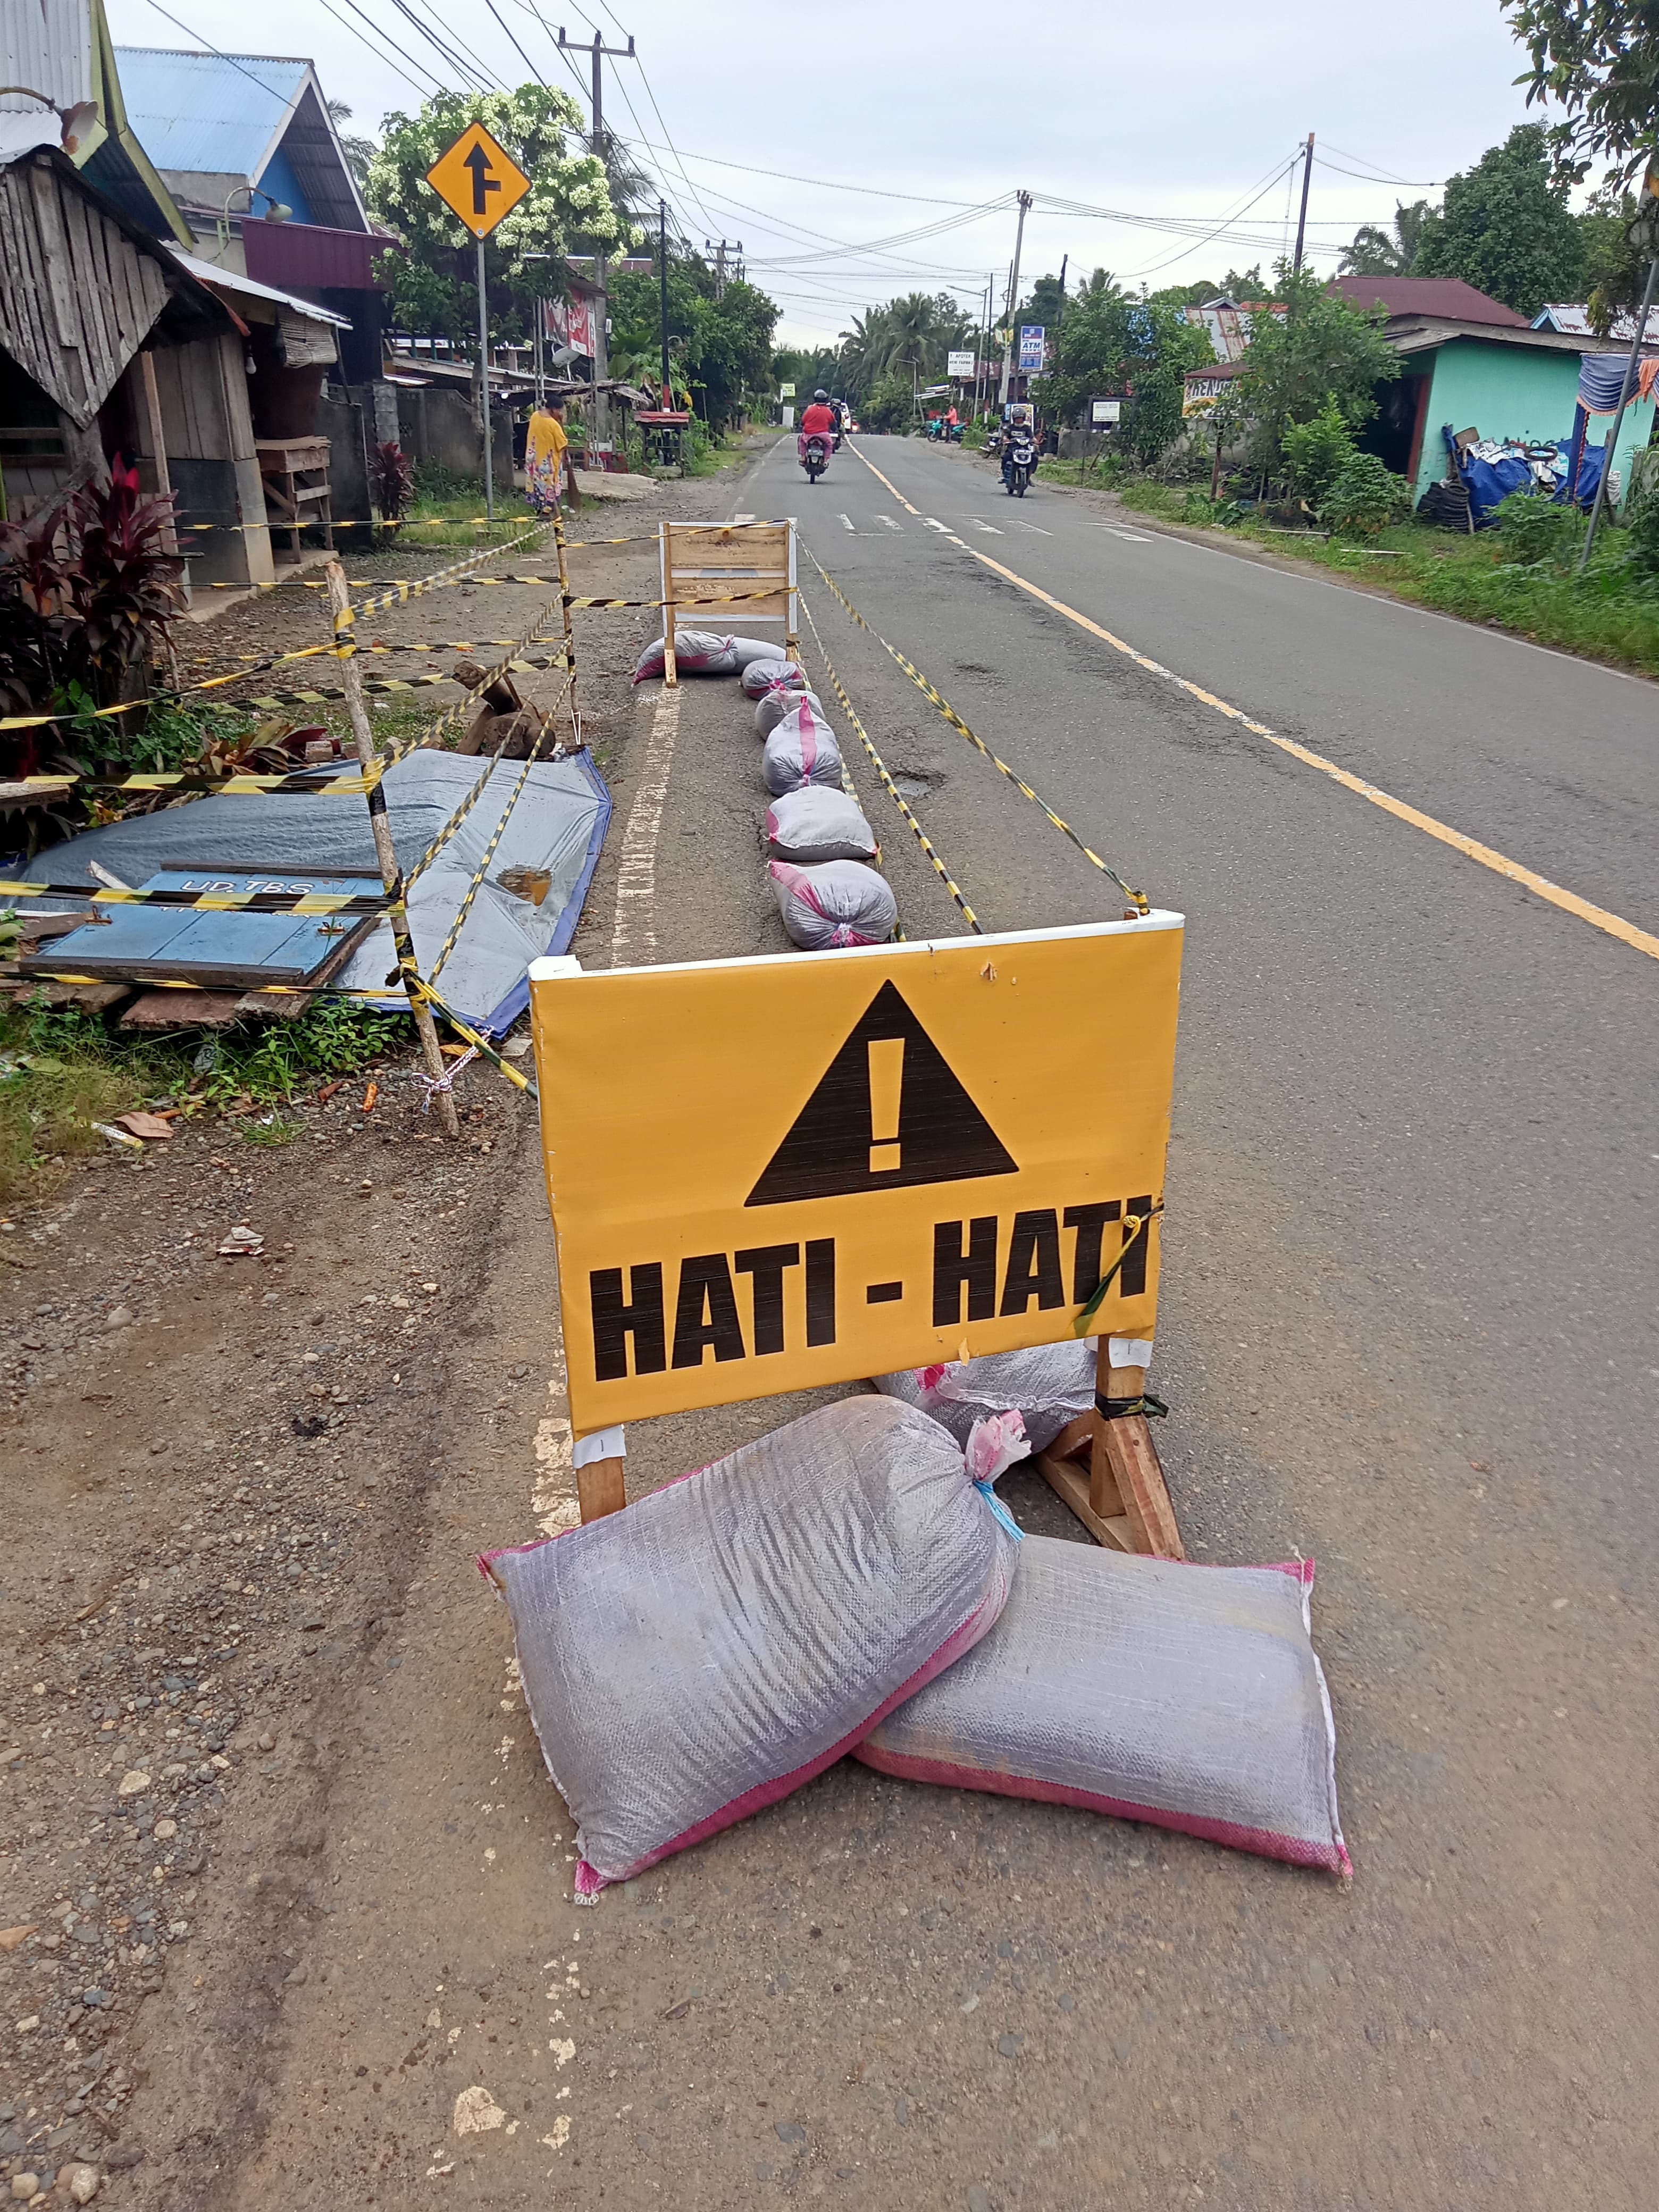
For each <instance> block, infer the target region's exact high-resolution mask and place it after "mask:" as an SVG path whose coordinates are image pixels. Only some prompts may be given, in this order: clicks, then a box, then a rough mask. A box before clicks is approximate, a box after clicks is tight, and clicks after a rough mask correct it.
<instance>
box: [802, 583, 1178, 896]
mask: <svg viewBox="0 0 1659 2212" xmlns="http://www.w3.org/2000/svg"><path fill="white" fill-rule="evenodd" d="M806 557H807V559H808V560H809V561H811V563H812V566H813V567H814V568H816V569H817V572H818V574H819V575H820V576H822V577H823V580H824V582H825V583H826V584H827V585H828V586H829V589H830V590H831V591H832V592H834V593H835V595H836V598H837V599H839V600H840V601H841V604H842V606H843V607H844V608H845V609H846V611H847V612H848V614H849V615H850V616H851V617H852V618H853V620H854V622H855V623H857V624H858V626H859V628H860V629H861V630H864V631H866V632H867V633H868V635H870V636H872V638H874V640H875V641H876V643H877V644H878V646H879V647H881V649H882V651H883V652H884V653H886V654H887V656H888V658H889V659H891V660H894V661H896V663H897V664H898V665H899V666H900V667H901V668H902V670H903V671H904V672H905V674H906V675H907V676H908V678H909V679H910V681H911V682H912V683H913V684H915V687H916V689H917V690H919V691H920V692H921V695H922V696H923V697H924V698H925V699H927V700H930V701H931V702H932V703H933V706H934V707H936V708H938V710H939V713H940V714H942V715H943V716H944V718H945V720H946V721H947V722H948V723H949V724H950V726H951V728H952V729H953V730H955V731H956V732H957V734H958V735H959V736H961V737H964V738H967V740H968V742H969V744H970V745H972V746H973V747H974V749H975V751H976V752H979V753H981V754H982V755H983V756H984V757H985V758H986V759H987V761H989V762H990V763H991V765H992V767H993V768H994V769H996V770H997V772H998V774H999V775H1006V777H1007V779H1008V781H1009V782H1010V783H1012V785H1013V787H1014V788H1015V790H1016V791H1018V792H1019V793H1021V794H1022V795H1023V796H1024V797H1025V798H1026V799H1030V802H1031V804H1032V805H1033V806H1035V807H1036V809H1037V811H1038V812H1039V813H1041V814H1043V815H1046V816H1047V817H1048V820H1049V821H1050V822H1052V823H1054V827H1055V829H1058V830H1059V831H1060V835H1061V836H1064V837H1067V838H1069V839H1070V840H1071V842H1072V843H1073V845H1075V846H1076V847H1077V848H1078V850H1079V853H1081V854H1082V855H1083V857H1084V859H1085V860H1087V861H1089V862H1090V863H1091V866H1095V867H1097V868H1098V869H1099V870H1100V872H1101V873H1102V874H1103V875H1106V876H1109V877H1110V878H1111V879H1112V881H1113V882H1114V883H1115V884H1116V885H1117V887H1118V889H1119V890H1121V892H1122V893H1123V895H1124V896H1125V897H1126V898H1127V899H1130V900H1132V901H1133V903H1134V906H1135V908H1136V911H1137V912H1138V913H1140V914H1150V913H1151V912H1152V902H1151V900H1150V899H1148V898H1147V897H1146V894H1145V893H1144V892H1143V891H1138V890H1135V889H1134V887H1133V884H1127V883H1125V881H1124V880H1123V878H1122V877H1121V875H1119V873H1118V872H1117V870H1116V869H1115V867H1113V866H1111V864H1110V863H1109V861H1106V860H1102V859H1101V857H1100V855H1099V854H1098V853H1097V852H1096V851H1095V849H1094V848H1093V847H1092V846H1091V845H1085V843H1084V842H1083V840H1082V838H1081V837H1079V836H1078V834H1077V831H1076V830H1075V829H1073V827H1072V825H1071V823H1069V822H1068V821H1066V818H1065V817H1064V816H1063V815H1060V814H1056V813H1055V811H1054V808H1053V807H1052V806H1050V805H1049V804H1048V800H1047V799H1043V798H1042V797H1041V796H1040V795H1039V794H1038V793H1036V792H1035V791H1033V790H1032V788H1031V787H1030V784H1029V783H1027V781H1025V779H1024V776H1023V775H1021V774H1020V773H1019V770H1018V769H1015V768H1011V767H1010V766H1009V764H1008V763H1007V762H1006V760H1003V759H1002V758H1001V757H1000V756H999V755H998V754H996V753H994V752H993V751H992V750H991V748H990V746H989V745H987V744H986V743H985V740H984V739H983V738H981V737H977V736H975V733H974V732H973V731H972V730H970V729H969V726H968V725H967V723H966V722H964V721H963V719H962V717H961V715H960V714H957V710H956V708H954V707H953V706H952V705H951V702H950V701H949V700H948V699H947V698H945V696H944V695H943V694H942V693H941V692H939V691H937V690H934V688H933V685H932V684H930V683H929V682H928V681H927V678H926V677H925V676H924V675H923V674H922V672H921V670H920V669H919V668H917V667H915V665H913V664H912V663H911V662H910V661H908V660H907V659H905V657H904V655H903V654H902V653H901V652H900V651H899V649H898V647H896V646H894V645H889V643H888V642H887V640H886V639H885V638H884V636H883V635H882V634H881V632H880V631H879V630H878V629H873V628H872V626H871V624H870V623H867V622H866V620H865V619H864V617H863V616H862V615H861V614H860V612H859V611H858V609H857V608H856V607H855V606H854V605H853V602H852V601H851V600H850V599H848V596H847V594H846V592H843V591H842V588H841V586H840V585H839V584H837V583H836V580H835V578H834V577H833V576H832V575H831V574H829V570H828V569H827V568H825V567H824V566H823V562H821V561H819V560H818V559H817V557H816V556H815V555H814V554H813V553H812V551H811V549H810V548H808V549H806ZM814 634H815V635H816V632H815V633H814ZM825 665H826V666H827V665H828V663H827V662H826V664H825Z"/></svg>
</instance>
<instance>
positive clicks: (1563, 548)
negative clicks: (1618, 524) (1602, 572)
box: [1498, 491, 1585, 570]
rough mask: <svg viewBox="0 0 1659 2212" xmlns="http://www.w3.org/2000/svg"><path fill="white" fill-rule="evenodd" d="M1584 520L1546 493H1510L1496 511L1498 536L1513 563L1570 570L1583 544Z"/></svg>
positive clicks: (1579, 514) (1571, 508) (1577, 513)
mask: <svg viewBox="0 0 1659 2212" xmlns="http://www.w3.org/2000/svg"><path fill="white" fill-rule="evenodd" d="M1584 528H1585V524H1584V517H1583V514H1582V513H1580V512H1579V510H1578V509H1577V507H1568V506H1566V505H1565V503H1558V502H1557V501H1555V500H1553V499H1552V498H1551V497H1550V495H1549V494H1548V493H1547V492H1543V491H1512V492H1511V493H1510V495H1509V497H1508V498H1507V499H1506V500H1504V501H1502V502H1501V503H1500V505H1499V507H1498V535H1499V537H1500V538H1502V540H1503V544H1504V552H1505V553H1507V554H1508V555H1509V556H1510V560H1512V561H1520V562H1524V563H1526V564H1527V565H1528V566H1531V565H1532V564H1533V563H1534V562H1548V564H1549V565H1550V567H1552V568H1560V569H1563V570H1565V569H1566V568H1571V565H1572V562H1573V561H1574V559H1575V558H1576V557H1577V552H1578V549H1579V547H1580V545H1582V544H1583V540H1584Z"/></svg>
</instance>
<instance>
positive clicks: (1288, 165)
mask: <svg viewBox="0 0 1659 2212" xmlns="http://www.w3.org/2000/svg"><path fill="white" fill-rule="evenodd" d="M1301 158H1302V155H1301V149H1300V148H1298V149H1297V151H1296V152H1295V153H1294V154H1292V155H1291V158H1290V160H1289V161H1286V162H1285V166H1284V167H1283V168H1282V169H1278V170H1275V171H1274V173H1273V175H1272V176H1271V177H1269V178H1268V179H1267V183H1266V184H1265V185H1262V187H1261V191H1259V192H1257V194H1256V195H1255V199H1252V200H1249V201H1247V202H1246V204H1245V205H1244V206H1243V207H1242V208H1240V210H1238V214H1237V216H1229V217H1228V219H1227V221H1226V222H1219V223H1218V224H1217V225H1216V227H1215V228H1214V229H1213V230H1212V232H1211V233H1210V235H1209V237H1208V238H1201V239H1199V240H1196V241H1195V243H1194V245H1192V246H1183V247H1182V249H1181V251H1180V252H1178V253H1167V254H1165V255H1164V258H1163V260H1162V261H1151V262H1148V263H1147V264H1146V267H1145V268H1144V269H1131V270H1127V271H1126V272H1125V273H1126V274H1127V276H1129V277H1130V278H1131V279H1133V278H1134V277H1137V276H1156V275H1157V273H1158V270H1160V269H1167V268H1168V267H1169V265H1170V263H1171V262H1172V261H1184V260H1185V259H1186V258H1188V254H1191V253H1196V252H1198V250H1199V248H1200V246H1207V245H1209V243H1210V240H1212V239H1217V238H1219V237H1220V235H1221V234H1222V232H1223V231H1224V230H1229V229H1231V228H1232V225H1233V224H1234V223H1235V222H1238V221H1239V220H1240V219H1241V218H1242V217H1243V216H1247V215H1249V211H1250V210H1251V209H1252V208H1253V207H1254V206H1255V204H1256V201H1257V200H1263V199H1265V198H1266V197H1267V194H1268V193H1269V192H1270V191H1272V190H1273V186H1274V185H1276V184H1278V183H1279V181H1280V179H1282V178H1285V177H1286V176H1288V175H1289V174H1290V173H1291V170H1292V169H1293V168H1294V167H1296V165H1297V161H1300V160H1301ZM1246 242H1247V241H1245V240H1239V241H1238V243H1240V244H1243V243H1246Z"/></svg>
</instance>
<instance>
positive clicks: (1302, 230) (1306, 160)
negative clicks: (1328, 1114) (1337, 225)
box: [1291, 131, 1314, 276]
mask: <svg viewBox="0 0 1659 2212" xmlns="http://www.w3.org/2000/svg"><path fill="white" fill-rule="evenodd" d="M1313 142H1314V135H1313V132H1312V131H1310V132H1309V133H1308V145H1307V151H1306V153H1305V155H1304V157H1303V167H1302V212H1301V214H1300V215H1299V216H1297V219H1296V258H1295V260H1294V261H1292V262H1291V269H1292V270H1294V271H1295V272H1296V274H1297V276H1300V274H1301V273H1302V241H1303V239H1304V237H1305V236H1306V234H1307V229H1308V187H1309V185H1310V184H1312V182H1313Z"/></svg>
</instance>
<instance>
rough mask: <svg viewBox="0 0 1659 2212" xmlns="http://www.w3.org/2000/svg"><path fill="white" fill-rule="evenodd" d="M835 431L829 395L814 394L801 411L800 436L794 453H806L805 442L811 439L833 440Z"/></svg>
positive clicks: (834, 417)
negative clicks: (814, 437) (815, 437)
mask: <svg viewBox="0 0 1659 2212" xmlns="http://www.w3.org/2000/svg"><path fill="white" fill-rule="evenodd" d="M835 434H836V410H835V409H834V408H833V407H832V406H831V405H830V404H829V393H828V392H822V391H820V392H814V393H813V394H812V398H811V404H809V405H808V406H806V407H805V408H804V409H803V410H801V418H800V435H799V437H798V438H797V439H796V441H795V451H796V453H805V451H806V441H807V440H808V439H809V438H811V437H813V436H817V437H822V438H833V437H834V436H835Z"/></svg>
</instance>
